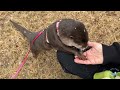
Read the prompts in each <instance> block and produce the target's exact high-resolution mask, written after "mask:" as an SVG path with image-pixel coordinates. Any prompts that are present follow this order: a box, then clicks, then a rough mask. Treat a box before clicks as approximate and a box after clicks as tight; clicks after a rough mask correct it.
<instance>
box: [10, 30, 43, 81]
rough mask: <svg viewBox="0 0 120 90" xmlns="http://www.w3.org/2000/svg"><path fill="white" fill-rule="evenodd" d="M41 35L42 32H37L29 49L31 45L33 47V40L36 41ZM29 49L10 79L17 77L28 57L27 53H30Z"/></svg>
mask: <svg viewBox="0 0 120 90" xmlns="http://www.w3.org/2000/svg"><path fill="white" fill-rule="evenodd" d="M42 33H43V31H41V32H39V33H38V34H37V36H36V37H35V38H34V39H33V41H32V43H31V45H30V48H31V47H32V45H33V43H34V42H35V40H36V39H37V38H38V37H39V36H40V35H41V34H42ZM30 48H29V50H28V52H27V54H26V56H25V57H24V59H23V60H22V63H21V64H20V65H19V67H18V69H17V71H16V73H15V74H14V75H13V76H12V77H11V78H12V79H15V78H16V77H17V76H18V74H19V72H20V70H21V69H22V67H23V65H24V64H25V62H26V61H27V58H28V55H29V53H30Z"/></svg>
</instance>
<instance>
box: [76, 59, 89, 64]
mask: <svg viewBox="0 0 120 90" xmlns="http://www.w3.org/2000/svg"><path fill="white" fill-rule="evenodd" d="M74 62H75V63H78V64H91V62H90V61H89V60H80V59H74Z"/></svg>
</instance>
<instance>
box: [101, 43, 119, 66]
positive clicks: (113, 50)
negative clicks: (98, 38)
mask: <svg viewBox="0 0 120 90" xmlns="http://www.w3.org/2000/svg"><path fill="white" fill-rule="evenodd" d="M102 46H103V58H104V59H103V64H108V63H117V64H120V43H117V42H114V43H113V44H112V45H111V46H107V45H104V44H102Z"/></svg>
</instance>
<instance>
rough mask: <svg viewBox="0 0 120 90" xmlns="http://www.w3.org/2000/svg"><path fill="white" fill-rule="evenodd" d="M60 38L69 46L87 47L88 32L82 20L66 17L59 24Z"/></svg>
mask: <svg viewBox="0 0 120 90" xmlns="http://www.w3.org/2000/svg"><path fill="white" fill-rule="evenodd" d="M59 35H60V36H59V37H60V40H61V41H62V42H63V43H64V44H65V45H67V46H73V47H76V48H78V49H83V48H86V47H87V42H88V32H87V30H86V28H85V26H84V24H83V23H82V22H79V21H76V20H73V19H64V20H62V21H61V22H60V25H59Z"/></svg>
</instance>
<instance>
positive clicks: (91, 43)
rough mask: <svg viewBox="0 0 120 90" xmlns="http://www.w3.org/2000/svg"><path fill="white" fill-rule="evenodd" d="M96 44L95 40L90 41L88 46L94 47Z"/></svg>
mask: <svg viewBox="0 0 120 90" xmlns="http://www.w3.org/2000/svg"><path fill="white" fill-rule="evenodd" d="M95 44H96V43H95V42H90V41H88V46H91V47H94V46H95Z"/></svg>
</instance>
